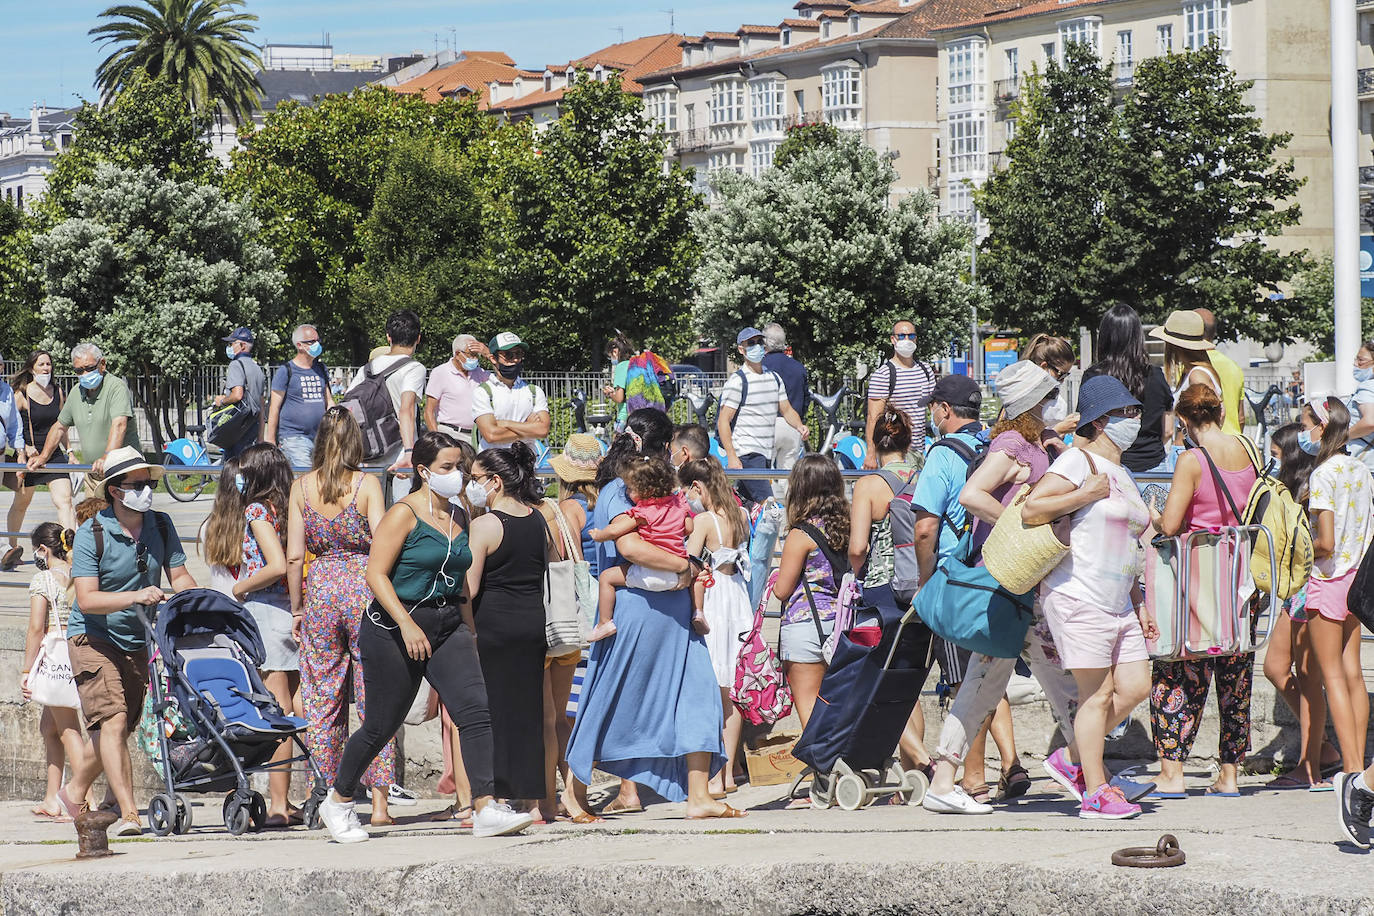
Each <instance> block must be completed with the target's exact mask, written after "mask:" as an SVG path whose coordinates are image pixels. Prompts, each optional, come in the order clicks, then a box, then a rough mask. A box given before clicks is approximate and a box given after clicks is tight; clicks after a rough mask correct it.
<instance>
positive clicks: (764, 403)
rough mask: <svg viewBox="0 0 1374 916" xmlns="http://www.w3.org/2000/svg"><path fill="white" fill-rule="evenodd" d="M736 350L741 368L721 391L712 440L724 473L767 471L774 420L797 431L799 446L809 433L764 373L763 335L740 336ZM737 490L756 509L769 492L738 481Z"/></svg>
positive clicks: (782, 389) (763, 484) (778, 383)
mask: <svg viewBox="0 0 1374 916" xmlns="http://www.w3.org/2000/svg"><path fill="white" fill-rule="evenodd" d="M735 349H736V350H738V351H739V354H740V356H741V357H742V360H741V361H742V362H743V363H744V365H743V366H741V367H740V368H739V369H738V370H736V372H735V374H734V375H732V376H730V378H729V380H728V381H726V383H725V387H724V388H723V389H721V392H720V408H719V409H718V410H717V411H716V435H717V436H718V437H719V438H720V447H721V448H723V449H724V450H725V455H726V458H727V461H726V464H725V466H726V467H727V468H766V467H768V466H769V465H770V463H771V461H772V455H773V440H774V437H775V435H776V433H777V420H778V418H779V417H781V418H782V419H783V420H785V421H786V422H787V424H788V425H789V426H791V427H792V428H793V429H795V430H796V431H797V435H798V436H799V437H800V438H801V441H802V442H803V443H805V442H806V439H807V436H808V434H809V433H810V430H808V429H807V428H806V424H805V423H803V422H802V418H801V417H799V416H797V412H796V411H795V410H793V409H792V404H791V403H790V402H789V401H788V400H787V388H786V386H785V385H784V384H783V381H782V379H781V378H779V377H778V374H777V373H776V372H772V371H770V370H768V369H765V368H763V358H764V356H765V355H766V354H767V350H766V348H765V347H764V343H763V332H762V331H760V330H757V329H756V328H745V329H744V330H743V331H740V332H739V334H738V335H737V336H736V337H735ZM738 489H739V492H740V495H741V496H743V497H744V498H745V499H747V500H751V501H753V502H755V503H761V502H763V501H764V500H766V499H767V498H768V497H770V496H772V495H773V487H772V485H771V484H769V482H768V481H766V480H741V481H740V482H739V487H738Z"/></svg>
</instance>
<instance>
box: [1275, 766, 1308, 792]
mask: <svg viewBox="0 0 1374 916" xmlns="http://www.w3.org/2000/svg"><path fill="white" fill-rule="evenodd" d="M1297 772H1298V771H1297V770H1293V771H1291V772H1288V773H1282V774H1280V775H1278V776H1275V777H1274V778H1273V779H1271V780H1269V781H1268V782H1266V783H1265V784H1264V785H1265V788H1268V789H1306V788H1307V787H1308V786H1309V785H1310V783H1309V782H1308V781H1307V779H1306V778H1304V777H1300V776H1298V775H1297Z"/></svg>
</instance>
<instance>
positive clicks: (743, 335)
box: [735, 328, 763, 344]
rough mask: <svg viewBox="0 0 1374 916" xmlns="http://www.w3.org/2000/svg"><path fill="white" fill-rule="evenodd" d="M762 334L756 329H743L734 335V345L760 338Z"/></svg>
mask: <svg viewBox="0 0 1374 916" xmlns="http://www.w3.org/2000/svg"><path fill="white" fill-rule="evenodd" d="M762 336H763V332H762V331H760V330H759V329H758V328H745V329H744V330H743V331H740V332H739V333H738V334H736V335H735V343H737V344H742V343H744V342H745V341H748V340H753V339H754V338H755V337H762Z"/></svg>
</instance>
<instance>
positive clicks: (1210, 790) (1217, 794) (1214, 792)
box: [1202, 786, 1240, 798]
mask: <svg viewBox="0 0 1374 916" xmlns="http://www.w3.org/2000/svg"><path fill="white" fill-rule="evenodd" d="M1202 794H1203V795H1206V796H1211V797H1212V798H1240V792H1239V791H1236V792H1223V791H1221V790H1220V789H1218V788H1217V787H1216V786H1208V787H1207V790H1206V791H1205V792H1203V793H1202Z"/></svg>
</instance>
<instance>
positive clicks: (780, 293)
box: [694, 134, 977, 376]
mask: <svg viewBox="0 0 1374 916" xmlns="http://www.w3.org/2000/svg"><path fill="white" fill-rule="evenodd" d="M895 178H896V172H895V171H894V169H893V168H892V165H891V163H890V162H889V161H888V160H887V159H886V158H883V157H880V156H878V154H877V153H875V152H874V151H873V150H872V149H870V148H868V147H867V146H865V145H864V144H863V142H862V141H861V140H859V139H858V138H857V137H855V136H853V135H850V134H845V135H844V136H842V137H841V138H840V139H839V141H838V142H837V144H836V145H834V146H824V145H823V146H816V147H812V148H810V149H806V150H803V151H801V152H799V153H798V154H797V155H796V157H795V158H793V159H792V161H791V162H790V163H788V164H787V166H786V167H784V168H773V169H769V170H768V171H766V172H764V173H763V175H762V176H761V177H759V178H750V177H747V176H744V175H739V174H736V173H734V172H718V173H715V174H713V175H712V176H711V181H712V185H713V187H714V189H715V191H716V206H715V207H714V208H712V209H711V210H708V211H704V212H702V213H701V214H699V215H698V216H697V218H696V220H695V224H696V230H697V234H698V237H699V238H700V240H701V246H702V260H701V266H700V268H699V269H698V271H697V275H696V287H697V299H696V307H695V310H694V315H695V319H696V323H697V326H698V328H699V329H700V331H701V333H702V335H703V336H704V337H706V338H708V339H710V340H711V341H712V342H714V343H717V344H719V345H721V346H725V347H733V345H734V342H735V334H736V333H737V332H738V331H739V329H740V328H741V327H744V326H745V325H754V326H755V327H759V326H761V325H762V323H763V322H766V321H777V322H778V323H779V324H781V325H783V327H785V328H786V329H787V338H788V341H789V342H790V343H791V344H792V349H793V351H794V352H795V353H796V355H797V357H798V358H799V359H801V360H803V361H804V362H806V363H807V364H808V365H810V366H812V367H814V368H815V369H817V370H819V371H820V372H821V373H822V374H828V375H831V376H848V375H852V374H853V373H854V368H855V363H856V362H858V361H862V362H865V363H867V364H868V365H870V366H872V365H876V364H877V362H878V361H879V360H880V359H881V358H882V357H883V356H884V355H886V354H885V352H884V350H883V348H884V347H885V346H886V342H887V338H888V335H889V334H890V332H891V328H892V324H893V323H894V322H895V321H897V320H899V319H907V320H909V321H913V322H914V323H915V324H916V331H917V334H918V340H919V341H920V349H919V350H918V352H917V356H918V357H926V358H928V357H933V356H936V355H937V354H940V353H943V352H945V351H946V350H947V349H948V347H949V345H950V343H951V342H967V340H968V328H969V319H970V317H971V310H972V307H973V304H974V302H975V299H976V296H977V293H976V291H975V289H974V288H973V286H972V285H971V284H970V283H969V282H968V280H967V278H966V276H965V274H966V271H967V268H968V250H969V248H968V246H969V243H970V241H971V229H970V227H969V226H968V224H966V223H963V222H960V221H955V220H938V219H936V218H935V201H934V198H933V197H932V196H931V195H930V194H929V193H928V192H926V191H924V190H921V191H918V192H916V193H915V194H912V195H910V196H908V197H904V198H902V199H901V200H900V201H898V202H897V203H896V204H895V205H894V204H892V203H891V202H890V198H889V194H890V192H891V188H892V183H893V181H894V180H895ZM841 329H842V330H843V333H840V331H841Z"/></svg>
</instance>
